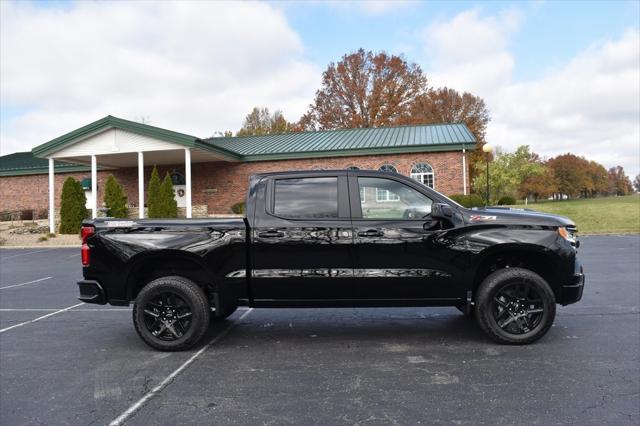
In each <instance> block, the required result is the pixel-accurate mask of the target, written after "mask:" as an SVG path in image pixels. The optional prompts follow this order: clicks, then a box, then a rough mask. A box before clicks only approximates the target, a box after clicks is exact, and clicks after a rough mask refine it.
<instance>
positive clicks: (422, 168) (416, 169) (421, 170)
mask: <svg viewBox="0 0 640 426" xmlns="http://www.w3.org/2000/svg"><path fill="white" fill-rule="evenodd" d="M411 178H412V179H415V180H417V181H418V182H420V183H422V184H424V185H426V186H428V187H429V188H435V185H434V180H433V167H431V165H430V164H428V163H418V164H416V165H414V166H413V167H412V168H411Z"/></svg>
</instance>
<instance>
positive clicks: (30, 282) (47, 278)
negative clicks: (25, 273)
mask: <svg viewBox="0 0 640 426" xmlns="http://www.w3.org/2000/svg"><path fill="white" fill-rule="evenodd" d="M51 278H53V277H44V278H40V279H38V280H33V281H27V282H26V283H20V284H13V285H7V286H4V287H0V290H4V289H5V288H13V287H22V286H23V285H28V284H35V283H39V282H42V281H46V280H50V279H51Z"/></svg>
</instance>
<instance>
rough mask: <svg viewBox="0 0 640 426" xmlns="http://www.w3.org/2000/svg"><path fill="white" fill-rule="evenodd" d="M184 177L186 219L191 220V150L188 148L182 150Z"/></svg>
mask: <svg viewBox="0 0 640 426" xmlns="http://www.w3.org/2000/svg"><path fill="white" fill-rule="evenodd" d="M184 177H185V180H186V182H185V183H186V184H187V191H186V194H185V195H186V198H187V209H186V210H187V218H188V219H191V150H190V149H189V148H185V149H184Z"/></svg>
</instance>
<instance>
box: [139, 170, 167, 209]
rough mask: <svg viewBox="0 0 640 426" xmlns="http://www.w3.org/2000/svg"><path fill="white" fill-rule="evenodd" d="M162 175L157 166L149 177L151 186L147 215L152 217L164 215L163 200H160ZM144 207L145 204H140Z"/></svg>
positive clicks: (148, 195)
mask: <svg viewBox="0 0 640 426" xmlns="http://www.w3.org/2000/svg"><path fill="white" fill-rule="evenodd" d="M160 185H161V181H160V175H158V169H157V168H156V167H154V168H153V170H152V171H151V179H149V188H148V189H147V207H148V212H147V216H149V217H150V218H159V217H162V210H161V201H160ZM140 208H144V206H140Z"/></svg>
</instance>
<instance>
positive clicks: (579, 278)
mask: <svg viewBox="0 0 640 426" xmlns="http://www.w3.org/2000/svg"><path fill="white" fill-rule="evenodd" d="M584 281H585V278H584V269H583V267H582V264H581V263H580V261H578V260H577V259H576V264H575V271H574V273H573V280H572V282H571V283H569V284H566V285H563V286H562V300H561V303H562V305H570V304H571V303H576V302H578V301H580V299H582V292H583V291H584Z"/></svg>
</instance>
